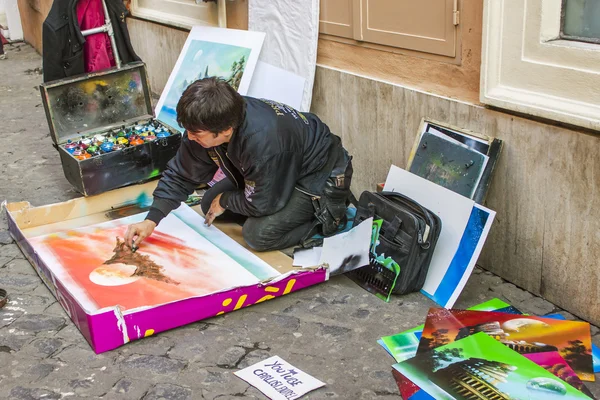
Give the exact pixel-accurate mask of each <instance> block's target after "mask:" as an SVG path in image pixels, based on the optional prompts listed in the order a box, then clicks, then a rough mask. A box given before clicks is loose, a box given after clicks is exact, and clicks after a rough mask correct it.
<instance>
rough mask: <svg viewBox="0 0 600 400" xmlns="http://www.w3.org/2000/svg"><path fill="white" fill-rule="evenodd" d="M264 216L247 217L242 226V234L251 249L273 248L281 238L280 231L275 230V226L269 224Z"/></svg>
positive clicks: (263, 249)
mask: <svg viewBox="0 0 600 400" xmlns="http://www.w3.org/2000/svg"><path fill="white" fill-rule="evenodd" d="M266 218H267V217H262V218H248V220H247V221H246V223H244V226H243V227H242V236H243V237H244V240H245V241H246V243H247V244H248V246H250V247H251V248H252V249H253V250H256V251H269V250H275V249H276V246H277V242H278V239H280V238H281V232H277V231H275V230H274V229H273V228H274V227H275V226H274V225H272V224H269V221H267V219H266Z"/></svg>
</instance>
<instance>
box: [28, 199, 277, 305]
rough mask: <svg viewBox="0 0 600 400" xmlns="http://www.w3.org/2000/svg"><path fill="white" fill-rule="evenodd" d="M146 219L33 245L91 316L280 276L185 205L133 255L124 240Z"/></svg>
mask: <svg viewBox="0 0 600 400" xmlns="http://www.w3.org/2000/svg"><path fill="white" fill-rule="evenodd" d="M145 215H146V213H141V214H136V215H132V216H129V217H125V218H120V219H116V220H113V221H109V222H104V223H100V224H94V225H90V226H86V227H80V228H77V229H69V230H65V231H61V232H58V233H52V234H48V235H42V236H38V237H34V238H31V239H30V242H31V245H32V247H33V249H34V250H35V251H36V252H37V254H38V257H40V259H41V260H42V261H43V262H44V263H45V264H46V266H47V267H48V268H49V269H50V270H51V271H52V273H53V274H54V276H55V277H56V278H57V279H58V280H59V281H61V282H62V284H63V285H64V286H65V287H66V289H67V290H68V291H69V292H70V293H71V295H73V296H74V297H75V298H76V300H77V301H78V303H79V304H80V305H81V306H82V308H83V309H84V311H85V312H86V313H88V314H90V313H97V312H100V311H101V310H103V309H106V308H110V307H114V306H118V307H119V308H120V309H121V311H122V312H123V313H127V312H131V311H134V310H136V309H141V308H145V307H153V306H158V305H162V304H167V303H172V302H175V301H179V300H183V299H186V298H190V297H199V296H206V295H209V294H213V293H218V292H221V291H224V290H227V289H231V288H234V287H241V286H248V285H253V284H257V283H259V282H260V281H261V280H263V279H265V278H272V277H276V276H277V275H279V273H278V272H277V271H276V270H275V269H273V268H272V267H271V266H270V265H268V264H267V263H265V262H263V261H262V260H260V259H258V258H257V257H256V256H255V255H253V254H252V253H250V252H249V251H247V250H245V249H243V247H241V246H240V245H239V244H237V243H236V242H235V241H233V240H232V239H230V238H229V237H227V236H226V235H224V234H223V233H222V232H220V231H219V230H218V229H217V228H216V227H214V226H212V227H210V228H209V227H205V228H204V229H205V230H204V231H203V230H201V229H202V227H203V218H202V217H201V216H200V215H198V214H197V213H195V212H194V211H193V210H191V209H190V208H189V207H187V206H185V205H182V206H181V207H180V208H179V209H178V210H177V211H175V212H172V213H170V214H169V215H168V216H167V217H166V218H164V219H163V220H162V221H161V223H160V224H159V225H158V226H157V228H156V229H155V231H154V233H153V234H152V235H151V236H150V237H148V238H146V240H145V241H144V242H143V243H142V244H141V245H140V248H139V249H138V250H137V251H136V252H135V253H133V252H132V251H131V249H129V247H127V246H125V245H124V242H123V238H124V235H125V232H126V230H127V227H128V225H129V224H132V223H136V222H140V221H142V220H143V219H144V218H145Z"/></svg>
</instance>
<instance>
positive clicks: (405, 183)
mask: <svg viewBox="0 0 600 400" xmlns="http://www.w3.org/2000/svg"><path fill="white" fill-rule="evenodd" d="M384 190H385V191H388V192H397V193H401V194H403V195H405V196H408V197H410V198H411V199H413V200H415V201H416V202H418V203H419V204H421V205H422V206H423V207H425V208H427V209H429V210H430V211H432V212H434V213H436V214H437V215H438V217H439V218H440V219H441V221H442V231H441V233H440V237H439V239H438V242H437V245H436V248H435V250H434V252H433V257H432V259H431V264H430V266H429V272H428V273H427V278H426V279H425V284H424V285H423V290H424V291H425V292H427V293H428V294H430V295H432V296H433V294H434V293H435V291H436V289H437V288H438V286H439V285H440V282H441V281H442V278H443V277H444V275H445V274H446V271H447V270H448V268H449V267H450V263H451V262H452V259H453V258H454V254H455V253H456V250H457V249H458V245H459V243H460V240H461V238H462V236H463V233H464V231H465V228H466V226H467V223H468V222H469V217H470V216H471V210H472V209H473V206H474V205H475V202H474V201H473V200H470V199H468V198H466V197H464V196H461V195H459V194H457V193H454V192H453V191H451V190H448V189H446V188H444V187H442V186H439V185H436V184H435V183H433V182H430V181H428V180H427V179H424V178H421V177H419V176H417V175H415V174H412V173H410V172H408V171H405V170H403V169H402V168H398V167H396V166H395V165H392V167H391V168H390V171H389V173H388V176H387V179H386V181H385V187H384ZM400 268H402V266H400Z"/></svg>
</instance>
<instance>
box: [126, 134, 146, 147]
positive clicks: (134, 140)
mask: <svg viewBox="0 0 600 400" xmlns="http://www.w3.org/2000/svg"><path fill="white" fill-rule="evenodd" d="M129 144H130V145H131V146H137V145H139V144H144V140H143V139H142V138H141V137H139V136H137V135H134V136H132V137H130V138H129Z"/></svg>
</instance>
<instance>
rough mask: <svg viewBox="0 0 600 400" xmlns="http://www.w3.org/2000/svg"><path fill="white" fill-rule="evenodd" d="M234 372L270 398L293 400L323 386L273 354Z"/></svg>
mask: <svg viewBox="0 0 600 400" xmlns="http://www.w3.org/2000/svg"><path fill="white" fill-rule="evenodd" d="M234 374H235V375H236V376H237V377H238V378H240V379H243V380H244V381H246V382H248V383H249V384H250V385H252V386H254V387H255V388H257V389H258V390H260V391H261V392H263V393H264V394H265V396H267V397H268V398H270V399H272V400H294V399H298V398H300V397H302V396H303V395H305V394H306V393H308V392H310V391H313V390H315V389H318V388H320V387H322V386H325V384H324V383H323V382H321V381H320V380H318V379H315V378H314V377H312V376H310V375H308V374H307V373H306V372H303V371H300V370H299V369H298V368H296V367H294V366H293V365H291V364H289V363H288V362H286V361H284V360H283V359H281V358H280V357H278V356H273V357H271V358H268V359H266V360H263V361H261V362H259V363H256V364H254V365H251V366H249V367H247V368H244V369H242V370H240V371H237V372H234Z"/></svg>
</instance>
